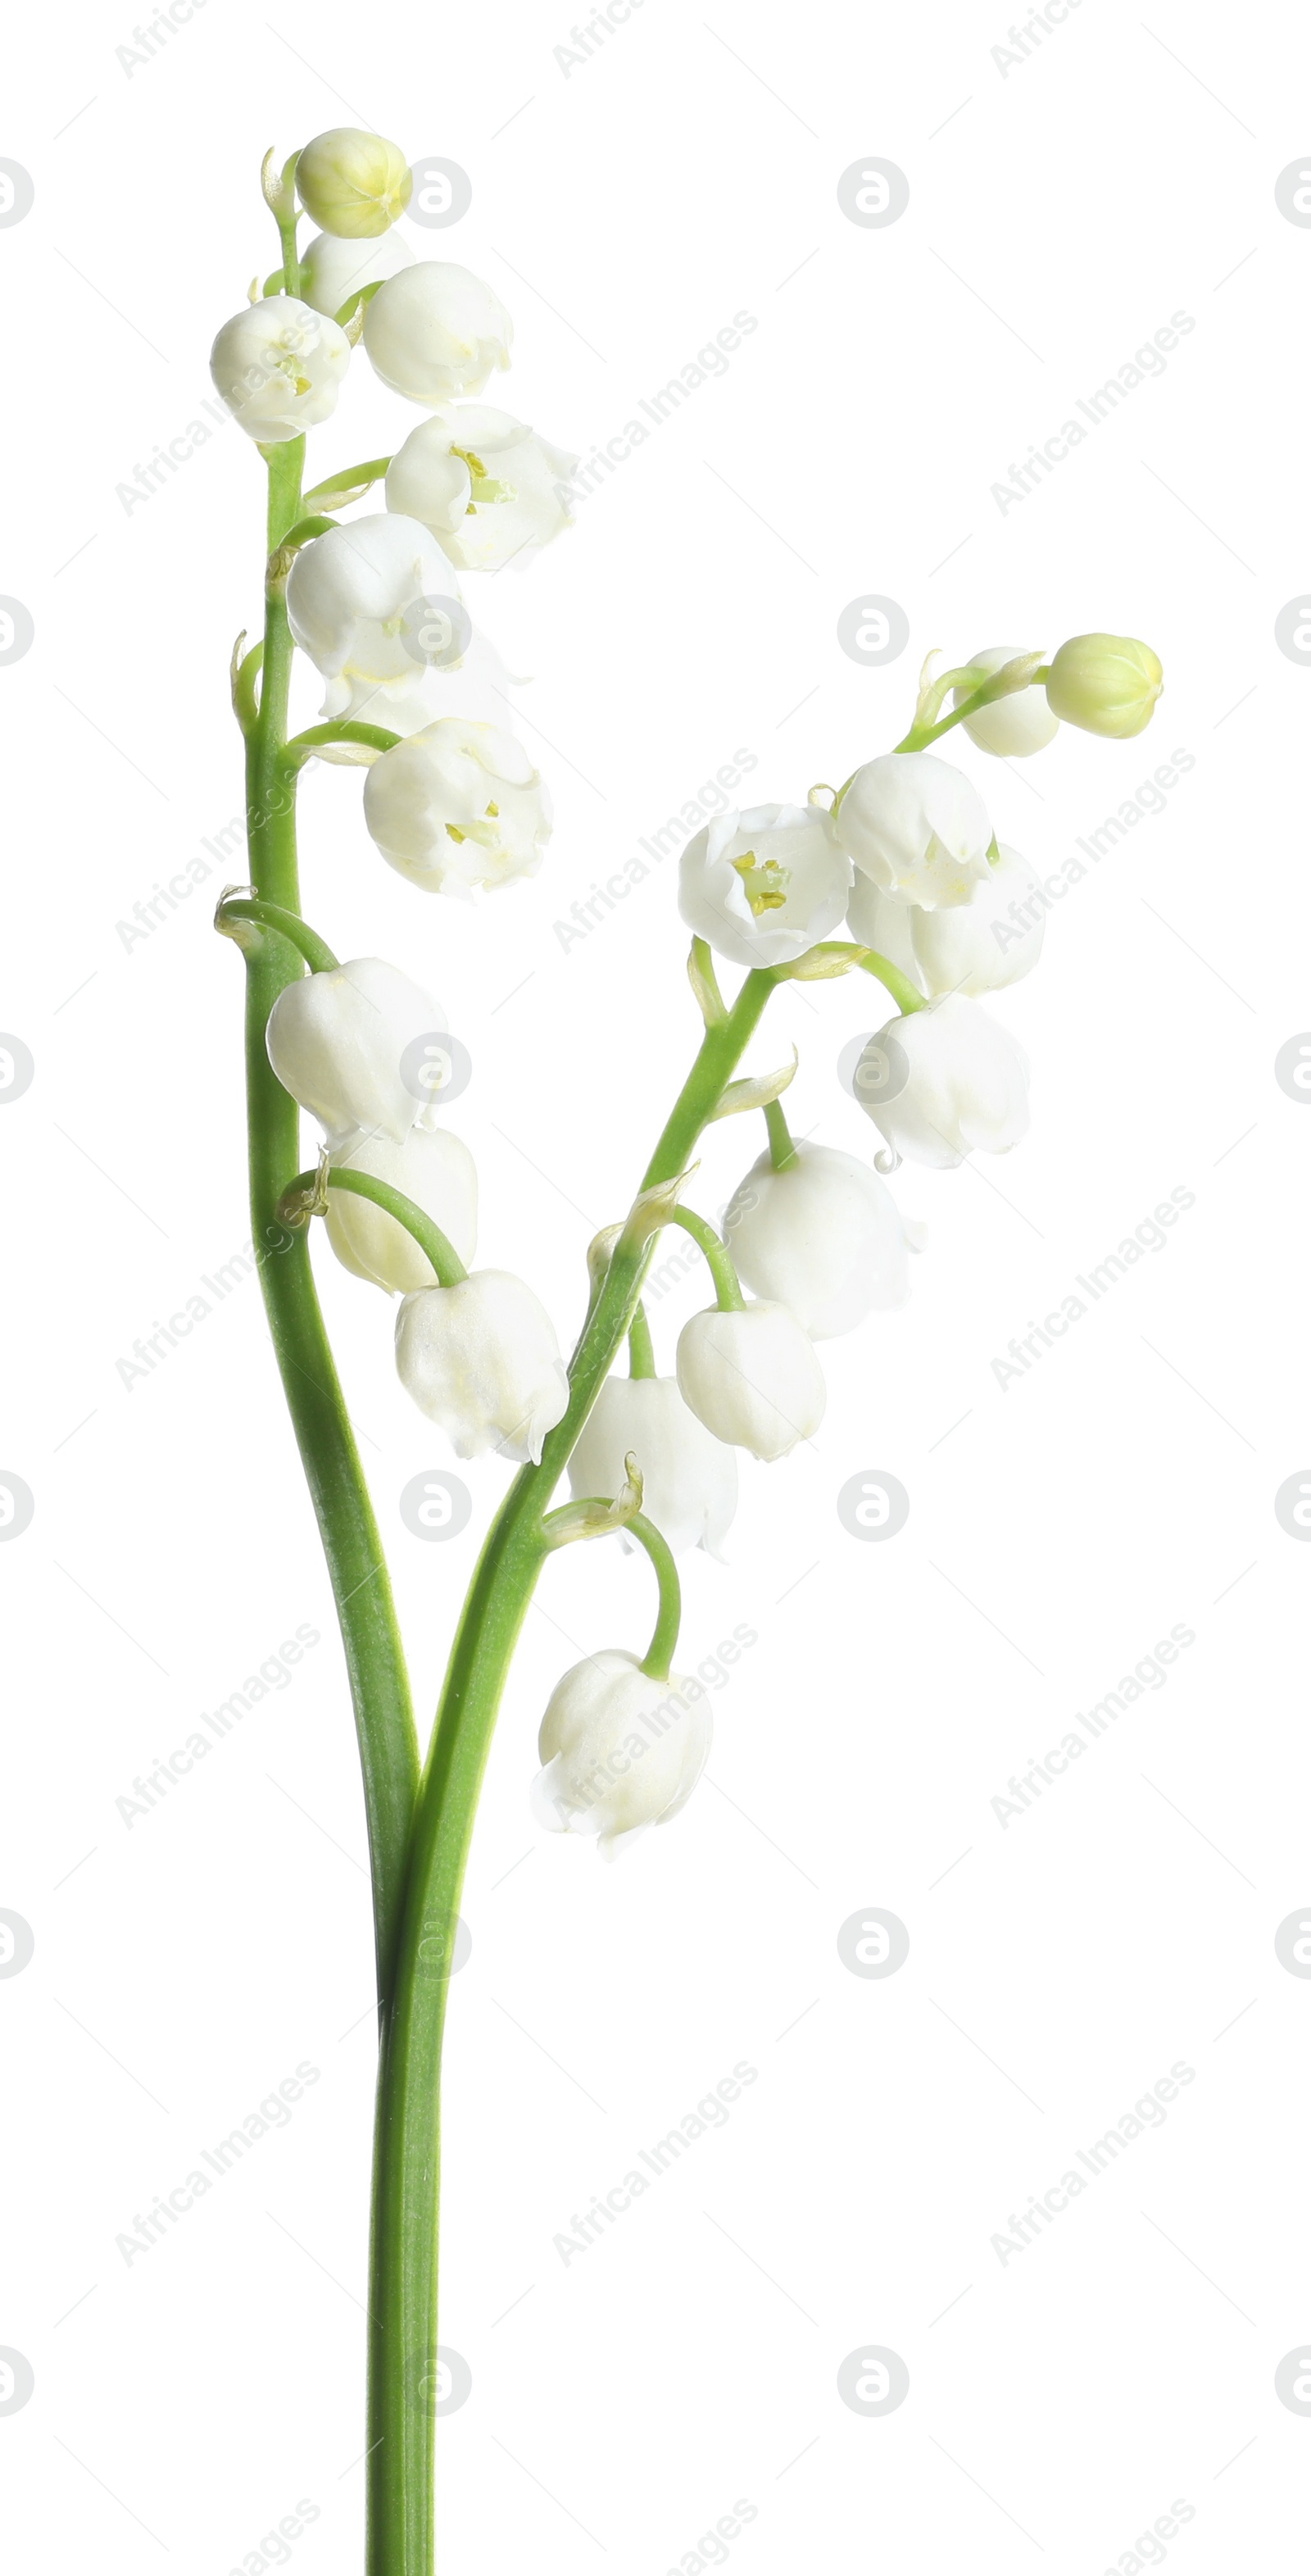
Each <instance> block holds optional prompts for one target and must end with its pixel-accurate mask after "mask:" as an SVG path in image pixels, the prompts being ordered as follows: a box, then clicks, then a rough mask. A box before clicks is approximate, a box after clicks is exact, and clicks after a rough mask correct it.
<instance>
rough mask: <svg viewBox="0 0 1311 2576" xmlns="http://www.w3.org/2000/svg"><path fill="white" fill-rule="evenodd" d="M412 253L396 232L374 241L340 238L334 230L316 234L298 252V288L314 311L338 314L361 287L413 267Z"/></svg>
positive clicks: (383, 235) (379, 281)
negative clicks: (299, 260) (299, 253)
mask: <svg viewBox="0 0 1311 2576" xmlns="http://www.w3.org/2000/svg"><path fill="white" fill-rule="evenodd" d="M413 265H414V253H413V251H412V250H411V249H410V248H409V246H408V244H407V243H405V242H403V241H402V239H401V237H400V234H399V233H383V234H382V235H381V236H380V238H379V239H378V240H376V241H343V240H342V239H341V237H340V235H339V234H337V233H316V234H315V236H314V239H313V241H312V242H307V244H306V246H305V248H304V250H303V251H302V253H301V262H300V291H301V294H302V295H303V297H304V299H305V302H306V303H307V304H312V305H313V307H314V310H315V312H316V313H334V314H335V313H340V312H341V310H342V307H343V305H346V304H348V303H349V302H350V299H351V297H352V295H358V294H359V292H360V289H361V287H363V286H373V285H375V284H379V283H381V281H382V279H383V278H384V277H395V275H396V274H397V271H398V270H399V269H402V268H412V267H413Z"/></svg>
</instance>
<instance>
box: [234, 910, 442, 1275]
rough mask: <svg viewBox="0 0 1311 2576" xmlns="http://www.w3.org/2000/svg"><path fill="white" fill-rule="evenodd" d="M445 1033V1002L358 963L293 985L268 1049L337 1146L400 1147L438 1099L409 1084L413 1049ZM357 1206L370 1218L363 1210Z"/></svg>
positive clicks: (396, 973) (377, 963) (279, 1007)
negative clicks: (354, 1139) (355, 1136)
mask: <svg viewBox="0 0 1311 2576" xmlns="http://www.w3.org/2000/svg"><path fill="white" fill-rule="evenodd" d="M445 1027H446V1020H445V1016H444V1014H443V1011H442V1007H441V1004H440V1002H435V1001H434V1000H433V998H432V995H431V994H430V993H425V992H424V991H423V989H422V987H421V986H420V985H418V984H412V983H411V981H410V978H409V976H408V975H403V974H402V973H401V970H400V968H399V966H388V965H387V964H386V963H385V961H384V960H383V959H382V958H381V957H352V958H350V959H348V961H347V963H346V964H345V965H344V966H332V967H328V968H326V969H324V970H323V971H321V972H320V973H319V974H317V975H302V976H301V977H300V979H299V981H298V982H297V983H295V984H288V985H287V986H286V988H285V989H284V991H282V992H281V993H279V995H278V998H277V1000H276V1002H275V1003H274V1005H273V1008H272V1010H271V1011H270V1013H269V1019H268V1030H267V1035H266V1043H267V1046H268V1051H269V1062H270V1064H271V1065H272V1067H273V1070H274V1072H275V1073H276V1075H277V1077H278V1080H279V1082H280V1083H281V1084H282V1087H283V1089H284V1091H289V1092H290V1093H291V1096H292V1099H293V1100H298V1101H299V1102H300V1105H301V1107H302V1109H308V1110H309V1111H310V1112H311V1114H312V1115H313V1116H314V1117H315V1118H318V1119H320V1120H321V1121H322V1124H323V1127H324V1130H325V1132H326V1134H327V1136H328V1139H329V1141H330V1142H333V1143H339V1142H341V1141H342V1140H343V1139H344V1138H345V1137H347V1136H349V1135H351V1134H352V1133H354V1131H356V1130H357V1129H359V1128H368V1129H370V1130H376V1131H377V1132H378V1133H379V1134H380V1135H383V1136H386V1137H390V1139H391V1141H392V1143H393V1144H395V1145H400V1144H403V1143H404V1140H405V1138H406V1136H407V1135H408V1134H409V1131H410V1129H411V1127H416V1126H418V1127H425V1128H427V1127H432V1126H435V1124H436V1119H437V1109H436V1104H435V1102H434V1100H433V1098H432V1096H431V1094H429V1093H426V1092H423V1091H422V1089H421V1088H419V1089H418V1091H417V1092H416V1090H412V1089H411V1088H410V1084H409V1081H408V1080H407V1075H409V1073H410V1070H411V1065H412V1064H414V1063H417V1060H418V1059H417V1053H416V1055H414V1056H411V1054H410V1052H409V1050H411V1049H412V1048H414V1047H415V1042H416V1041H417V1040H419V1039H422V1038H431V1037H432V1036H433V1035H434V1033H440V1032H441V1031H443V1030H444V1029H445ZM414 1079H415V1081H416V1084H417V1080H418V1077H417V1074H416V1075H415V1076H414ZM378 1177H379V1178H380V1179H381V1178H383V1177H385V1175H383V1174H379V1175H378ZM399 1186H400V1184H398V1187H399ZM340 1195H343V1196H344V1193H341V1194H340ZM354 1205H359V1206H360V1208H361V1212H363V1202H362V1201H360V1202H356V1201H352V1206H354ZM445 1230H446V1229H445V1228H444V1227H443V1232H445Z"/></svg>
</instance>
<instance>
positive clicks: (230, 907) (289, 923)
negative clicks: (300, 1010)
mask: <svg viewBox="0 0 1311 2576" xmlns="http://www.w3.org/2000/svg"><path fill="white" fill-rule="evenodd" d="M230 921H253V922H256V923H257V924H258V925H259V927H260V929H261V930H278V931H281V933H282V936H283V938H284V939H289V940H290V941H291V944H292V947H293V948H294V949H296V950H297V951H298V953H299V955H300V956H302V957H303V958H304V960H305V963H306V965H307V966H308V968H309V970H310V973H311V974H312V975H326V974H330V973H331V972H332V970H333V968H334V967H336V966H337V965H339V964H340V962H341V961H340V959H339V958H338V957H336V956H335V955H334V953H333V951H332V949H331V948H329V946H328V943H327V940H326V939H320V937H319V934H318V932H317V930H311V928H310V926H309V923H308V922H307V921H302V920H301V917H300V914H299V913H298V912H289V911H288V910H287V907H286V905H285V904H282V903H259V902H252V901H251V900H250V899H249V897H247V896H246V895H229V896H228V897H227V899H226V901H225V902H223V903H221V904H220V905H219V908H218V910H217V912H216V913H215V915H214V927H215V929H216V930H226V928H227V925H228V923H229V922H230Z"/></svg>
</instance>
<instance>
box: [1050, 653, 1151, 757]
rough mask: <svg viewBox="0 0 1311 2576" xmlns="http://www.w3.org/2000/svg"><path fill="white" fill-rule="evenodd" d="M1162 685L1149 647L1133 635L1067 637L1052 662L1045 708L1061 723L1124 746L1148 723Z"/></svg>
mask: <svg viewBox="0 0 1311 2576" xmlns="http://www.w3.org/2000/svg"><path fill="white" fill-rule="evenodd" d="M1163 685H1164V683H1163V679H1162V674H1161V665H1160V663H1159V662H1158V660H1157V658H1156V655H1155V654H1154V652H1153V651H1152V648H1151V645H1150V644H1140V643H1138V642H1137V640H1136V638H1135V637H1133V636H1132V635H1072V636H1071V637H1070V639H1069V642H1068V643H1066V644H1062V646H1061V647H1060V650H1059V652H1057V653H1055V654H1054V655H1053V657H1052V664H1051V668H1050V670H1049V672H1048V674H1047V704H1048V706H1049V707H1050V708H1051V711H1052V714H1053V715H1054V716H1059V717H1060V719H1061V722H1062V723H1063V724H1072V725H1079V726H1081V727H1082V730H1083V731H1084V732H1085V733H1100V734H1107V735H1109V737H1110V739H1111V740H1112V741H1113V742H1127V741H1128V740H1129V738H1130V736H1131V735H1133V734H1136V733H1141V732H1142V730H1143V727H1144V726H1145V725H1147V724H1149V723H1150V722H1151V716H1152V709H1153V707H1154V706H1155V704H1156V701H1157V699H1158V698H1159V696H1160V694H1161V690H1162V687H1163Z"/></svg>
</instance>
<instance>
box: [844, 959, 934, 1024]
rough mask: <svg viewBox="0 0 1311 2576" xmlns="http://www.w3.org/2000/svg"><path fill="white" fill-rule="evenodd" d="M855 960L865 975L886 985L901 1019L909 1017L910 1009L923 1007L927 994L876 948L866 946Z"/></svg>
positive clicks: (915, 1009)
mask: <svg viewBox="0 0 1311 2576" xmlns="http://www.w3.org/2000/svg"><path fill="white" fill-rule="evenodd" d="M856 962H857V964H858V965H860V966H863V967H864V969H865V972H866V974H867V975H876V976H877V977H878V980H879V982H880V984H884V985H886V987H887V989H888V991H889V992H890V993H891V995H892V998H893V1001H894V1002H895V1003H896V1005H897V1008H898V1010H899V1011H900V1013H901V1015H902V1018H903V1019H909V1017H910V1014H911V1012H912V1011H922V1010H923V1009H924V1006H925V1002H926V1000H927V998H928V997H927V995H926V994H924V993H919V992H917V991H916V989H915V986H914V985H913V984H912V982H911V980H910V977H909V975H903V974H902V971H901V968H900V967H899V966H894V965H893V964H892V962H891V960H890V959H889V958H887V957H880V955H879V952H878V950H877V948H867V949H866V950H865V951H864V953H863V955H862V956H860V957H859V958H858V959H857V961H856Z"/></svg>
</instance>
